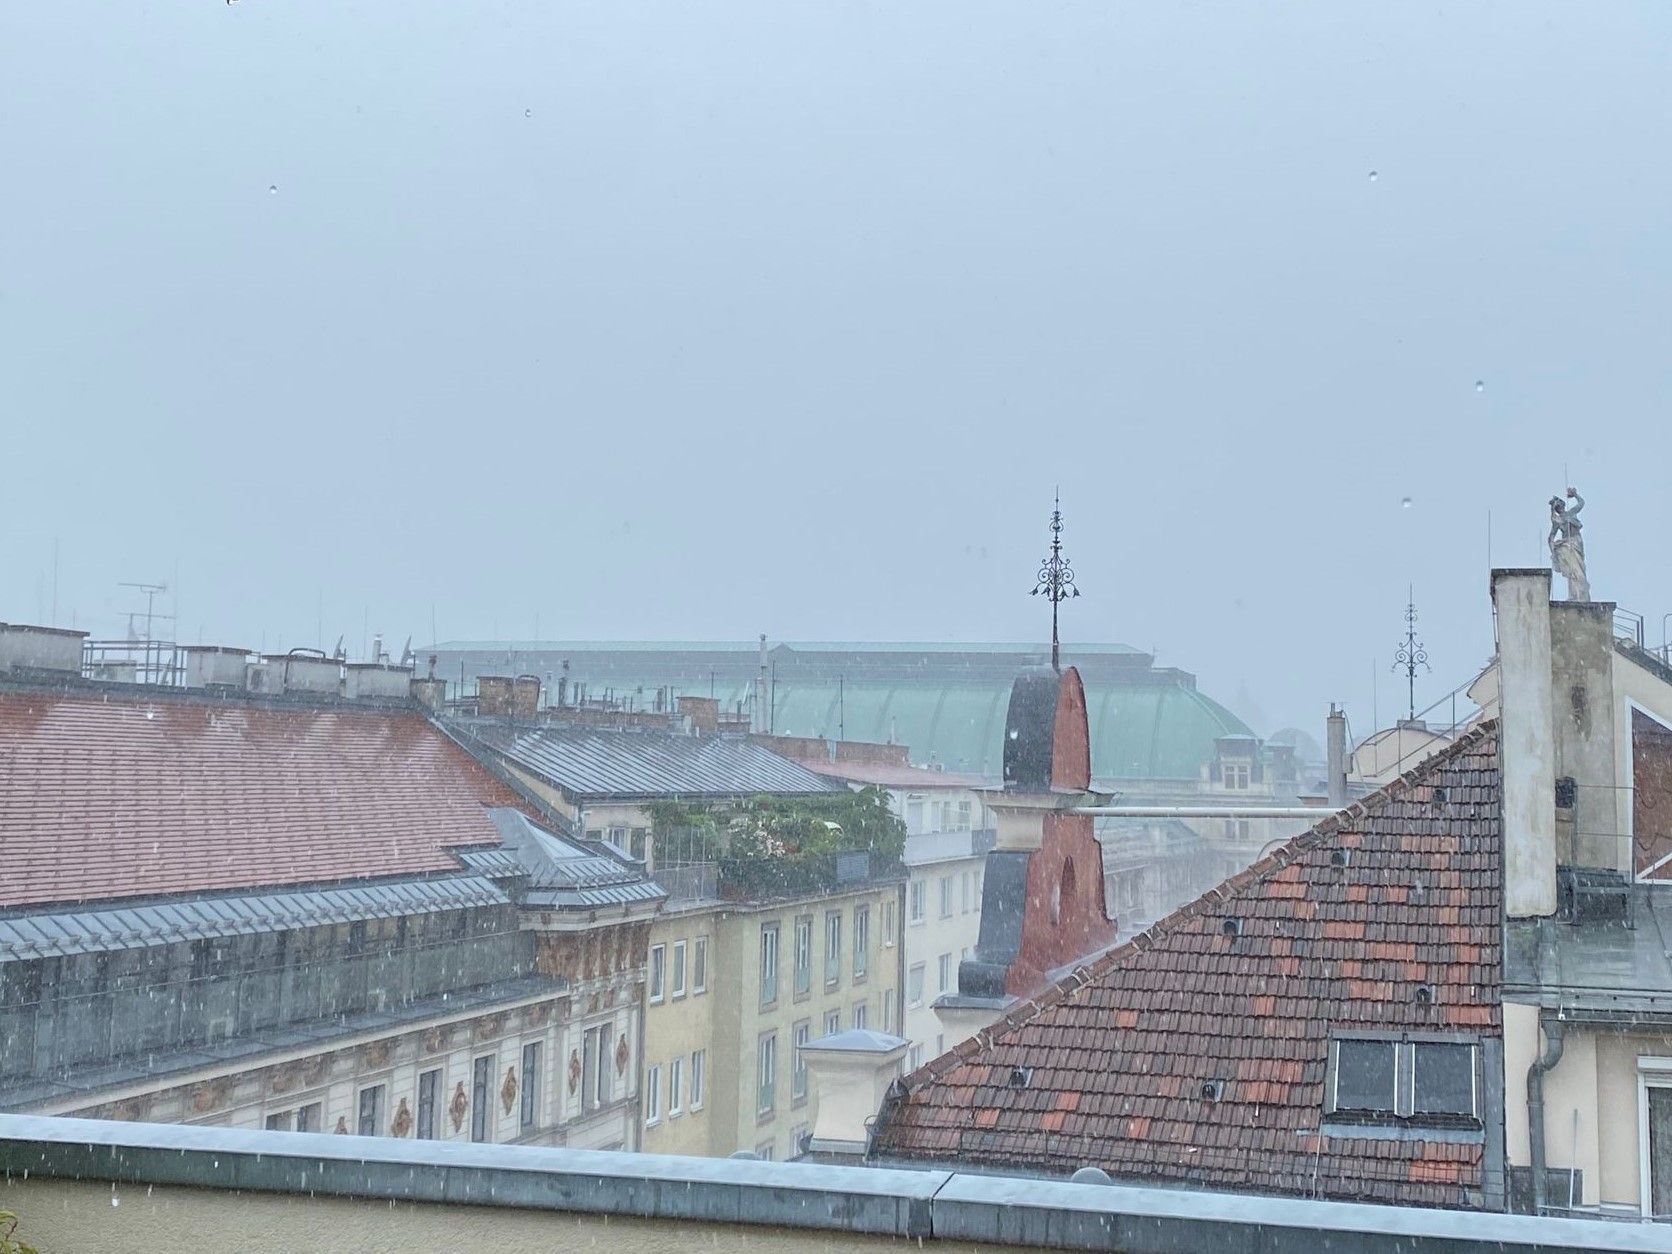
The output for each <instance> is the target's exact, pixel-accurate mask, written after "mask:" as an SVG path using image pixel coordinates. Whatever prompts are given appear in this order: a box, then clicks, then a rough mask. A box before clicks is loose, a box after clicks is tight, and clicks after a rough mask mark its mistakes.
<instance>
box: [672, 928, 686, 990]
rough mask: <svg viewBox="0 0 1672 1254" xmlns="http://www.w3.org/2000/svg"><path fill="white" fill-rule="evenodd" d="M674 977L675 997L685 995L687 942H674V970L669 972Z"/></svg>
mask: <svg viewBox="0 0 1672 1254" xmlns="http://www.w3.org/2000/svg"><path fill="white" fill-rule="evenodd" d="M669 974H670V975H671V976H672V977H673V978H672V985H673V988H672V993H673V996H675V997H683V996H685V942H684V941H675V942H674V943H673V970H672V971H670V972H669Z"/></svg>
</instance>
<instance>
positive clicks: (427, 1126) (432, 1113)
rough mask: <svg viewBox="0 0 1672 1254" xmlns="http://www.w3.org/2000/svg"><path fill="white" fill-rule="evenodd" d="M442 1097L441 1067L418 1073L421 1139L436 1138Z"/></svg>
mask: <svg viewBox="0 0 1672 1254" xmlns="http://www.w3.org/2000/svg"><path fill="white" fill-rule="evenodd" d="M440 1098H441V1069H440V1068H439V1067H437V1068H435V1069H434V1070H432V1071H423V1072H420V1073H419V1075H418V1129H417V1133H416V1135H417V1137H418V1139H419V1140H420V1141H433V1140H435V1131H436V1126H435V1120H436V1110H437V1109H438V1106H439V1102H440Z"/></svg>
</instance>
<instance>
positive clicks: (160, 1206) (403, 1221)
mask: <svg viewBox="0 0 1672 1254" xmlns="http://www.w3.org/2000/svg"><path fill="white" fill-rule="evenodd" d="M113 1199H114V1200H115V1202H117V1203H119V1205H113V1204H112V1201H113ZM0 1209H5V1210H12V1211H16V1212H17V1213H18V1214H19V1215H21V1216H22V1217H23V1221H22V1224H21V1226H20V1227H19V1228H18V1235H19V1236H20V1237H22V1238H23V1239H25V1240H27V1241H30V1242H31V1243H33V1244H34V1245H35V1246H37V1247H38V1248H39V1249H40V1251H41V1254H151V1252H152V1251H155V1252H156V1254H163V1252H164V1251H166V1252H167V1254H227V1252H228V1251H230V1250H260V1251H263V1254H291V1252H292V1251H294V1252H296V1254H319V1252H320V1251H323V1250H330V1251H331V1252H332V1254H394V1252H395V1251H403V1252H404V1251H409V1250H468V1251H473V1252H474V1251H481V1252H482V1254H552V1251H554V1250H608V1251H610V1254H679V1252H681V1251H689V1250H692V1249H702V1250H709V1251H714V1250H719V1251H726V1250H739V1251H741V1250H747V1251H749V1254H836V1252H837V1251H854V1250H869V1249H877V1250H888V1249H891V1250H895V1251H898V1250H900V1249H901V1248H902V1247H901V1245H900V1242H899V1241H898V1240H897V1239H896V1238H893V1237H874V1236H857V1235H853V1234H849V1233H840V1232H832V1233H824V1232H817V1231H811V1230H808V1229H788V1228H771V1227H741V1226H737V1225H726V1224H698V1223H690V1222H672V1221H666V1220H653V1219H630V1218H622V1217H618V1216H598V1215H573V1214H553V1213H551V1212H548V1211H530V1210H511V1209H504V1210H501V1209H497V1208H487V1207H478V1206H441V1205H435V1204H430V1203H412V1202H399V1203H395V1204H391V1203H389V1202H387V1201H383V1200H381V1199H375V1200H360V1199H348V1198H333V1197H301V1196H294V1195H285V1194H263V1193H241V1194H236V1195H234V1194H230V1193H227V1192H225V1191H216V1190H212V1189H185V1188H174V1187H169V1186H164V1185H156V1186H121V1187H119V1188H117V1189H115V1190H112V1188H111V1186H110V1185H108V1184H98V1183H88V1184H81V1183H72V1182H68V1181H62V1180H17V1179H12V1180H7V1181H4V1182H3V1183H0ZM327 1234H328V1235H327ZM935 1248H936V1249H937V1250H945V1251H947V1254H963V1252H964V1251H969V1252H971V1254H973V1252H974V1251H976V1250H980V1249H983V1248H992V1247H984V1246H981V1245H976V1244H973V1243H969V1242H948V1241H942V1242H936V1243H935Z"/></svg>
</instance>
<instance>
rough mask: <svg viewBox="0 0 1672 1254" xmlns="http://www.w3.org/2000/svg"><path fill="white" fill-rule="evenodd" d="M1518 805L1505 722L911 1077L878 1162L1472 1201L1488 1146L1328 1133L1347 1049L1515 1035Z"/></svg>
mask: <svg viewBox="0 0 1672 1254" xmlns="http://www.w3.org/2000/svg"><path fill="white" fill-rule="evenodd" d="M1436 789H1444V790H1445V791H1444V794H1443V799H1442V796H1441V795H1440V794H1437V793H1436ZM1500 800H1501V786H1500V782H1499V769H1498V736H1497V727H1496V724H1492V723H1488V724H1484V725H1483V726H1482V727H1480V728H1478V729H1476V730H1475V731H1473V732H1471V733H1469V734H1467V735H1465V736H1464V737H1462V738H1461V739H1459V741H1458V742H1457V743H1456V744H1454V745H1452V746H1451V747H1449V748H1448V749H1446V750H1445V751H1444V752H1443V753H1441V754H1439V755H1437V756H1436V757H1433V758H1430V759H1429V760H1427V761H1426V762H1424V763H1422V765H1421V766H1419V767H1418V768H1417V769H1415V770H1413V771H1412V772H1410V773H1409V774H1407V775H1406V776H1404V777H1402V778H1401V779H1399V780H1397V781H1395V782H1393V783H1392V784H1389V785H1388V786H1387V787H1386V788H1384V789H1382V790H1381V791H1380V792H1377V793H1374V794H1372V795H1371V796H1369V797H1367V798H1365V799H1364V800H1363V801H1362V802H1360V803H1358V804H1357V805H1355V806H1353V807H1352V808H1351V809H1349V810H1346V811H1343V812H1342V813H1341V814H1339V815H1335V816H1332V817H1331V818H1330V819H1328V820H1326V821H1325V822H1324V823H1321V824H1319V825H1318V826H1317V827H1315V828H1313V829H1312V830H1311V831H1309V832H1307V833H1304V834H1303V835H1301V836H1298V837H1296V838H1295V839H1294V840H1292V841H1289V842H1288V843H1286V844H1285V845H1283V846H1282V847H1281V848H1279V849H1278V850H1277V851H1275V852H1274V853H1273V854H1271V855H1270V856H1268V857H1266V858H1264V859H1262V860H1261V861H1260V862H1258V863H1256V864H1254V865H1253V866H1252V867H1250V868H1249V869H1247V870H1246V871H1244V872H1242V873H1241V874H1239V875H1237V876H1235V877H1233V878H1232V879H1230V880H1227V881H1226V882H1225V883H1224V884H1222V885H1220V886H1219V887H1218V888H1216V889H1214V890H1213V891H1211V892H1209V893H1207V894H1206V895H1204V896H1203V897H1201V898H1199V899H1198V900H1196V901H1195V902H1193V903H1191V904H1190V905H1187V906H1185V907H1183V908H1182V909H1180V910H1178V911H1176V912H1175V913H1173V914H1172V915H1169V916H1168V917H1167V918H1165V919H1163V920H1161V921H1160V922H1158V923H1156V924H1155V925H1154V926H1153V927H1151V928H1150V929H1149V931H1147V932H1145V933H1142V934H1140V935H1139V936H1138V937H1136V938H1134V939H1133V940H1132V941H1130V942H1128V943H1127V944H1125V945H1122V946H1120V947H1119V948H1117V949H1114V950H1111V951H1110V952H1108V953H1107V954H1104V955H1103V956H1101V957H1099V958H1098V959H1096V960H1095V961H1093V962H1092V963H1090V964H1089V965H1088V966H1086V967H1084V968H1082V969H1080V970H1078V971H1076V972H1075V973H1074V974H1073V975H1071V976H1069V977H1068V978H1067V979H1065V980H1063V981H1062V982H1061V983H1059V984H1058V985H1057V986H1055V987H1054V988H1053V989H1052V990H1051V991H1050V992H1048V993H1047V994H1045V995H1044V996H1043V997H1041V998H1039V999H1038V1000H1036V1001H1035V1002H1031V1003H1029V1004H1028V1005H1027V1006H1025V1007H1023V1008H1022V1009H1020V1010H1018V1011H1016V1012H1015V1013H1013V1014H1012V1015H1010V1016H1009V1017H1008V1018H1007V1019H1005V1020H1003V1021H1001V1022H1000V1023H999V1024H997V1025H995V1026H994V1027H993V1028H992V1029H989V1030H988V1031H987V1032H983V1033H981V1034H980V1035H978V1036H977V1037H975V1038H974V1039H973V1040H970V1041H966V1042H965V1043H963V1044H962V1045H960V1046H958V1047H957V1048H956V1049H954V1050H953V1051H952V1052H951V1053H949V1054H947V1055H945V1056H943V1057H941V1058H938V1059H936V1060H934V1061H933V1062H931V1063H929V1064H928V1065H927V1066H926V1067H924V1068H921V1069H920V1070H918V1071H917V1072H915V1073H913V1074H912V1075H910V1076H908V1077H906V1078H905V1080H904V1081H903V1082H902V1084H901V1086H900V1087H899V1088H898V1089H897V1090H896V1092H895V1094H894V1096H893V1097H892V1098H891V1100H890V1101H889V1103H888V1104H887V1105H886V1106H885V1108H884V1110H883V1112H882V1115H881V1116H880V1117H879V1119H878V1125H877V1133H876V1140H875V1150H874V1152H875V1154H876V1156H877V1157H879V1158H881V1159H885V1160H894V1159H914V1160H926V1161H939V1162H946V1161H953V1160H956V1161H959V1162H963V1163H974V1164H981V1165H990V1166H1003V1167H1007V1168H1011V1169H1016V1168H1025V1169H1032V1170H1039V1171H1046V1172H1061V1173H1068V1172H1071V1171H1073V1170H1075V1169H1077V1168H1079V1167H1084V1166H1100V1167H1103V1168H1104V1169H1105V1170H1107V1171H1109V1172H1110V1173H1111V1174H1114V1175H1117V1176H1121V1175H1124V1176H1141V1177H1149V1178H1159V1179H1170V1180H1176V1181H1181V1182H1191V1183H1202V1184H1207V1185H1210V1186H1215V1187H1224V1188H1232V1189H1245V1190H1249V1191H1256V1192H1275V1193H1295V1194H1315V1195H1319V1196H1324V1197H1353V1198H1360V1199H1367V1200H1377V1201H1388V1202H1403V1203H1409V1204H1419V1205H1437V1206H1457V1205H1465V1204H1471V1202H1472V1201H1473V1195H1474V1193H1475V1191H1476V1190H1478V1189H1479V1188H1480V1187H1481V1184H1482V1179H1483V1146H1482V1144H1481V1143H1480V1142H1478V1141H1469V1140H1463V1139H1457V1138H1445V1137H1443V1136H1441V1135H1436V1136H1434V1137H1433V1139H1422V1134H1421V1133H1420V1132H1414V1131H1409V1130H1408V1131H1407V1135H1406V1137H1405V1138H1395V1137H1388V1136H1376V1135H1374V1134H1373V1133H1371V1132H1369V1131H1368V1130H1367V1131H1366V1133H1365V1134H1363V1135H1352V1134H1349V1135H1346V1136H1339V1135H1335V1134H1334V1132H1332V1133H1330V1134H1329V1135H1326V1136H1324V1137H1322V1138H1321V1139H1320V1137H1319V1134H1318V1129H1319V1126H1320V1120H1321V1119H1322V1117H1323V1108H1324V1080H1325V1072H1326V1068H1327V1062H1328V1040H1329V1035H1330V1033H1331V1031H1332V1030H1337V1029H1377V1030H1391V1031H1399V1030H1411V1031H1422V1030H1426V1031H1434V1030H1441V1031H1448V1030H1449V1031H1463V1032H1469V1033H1474V1034H1478V1035H1479V1036H1481V1037H1483V1038H1487V1037H1497V1036H1500V1035H1501V1022H1500V1013H1499V1004H1498V1003H1499V986H1500V979H1501V965H1502V959H1501V944H1502V927H1501V901H1500V893H1501V868H1500V808H1501V807H1500ZM1339 852H1345V853H1346V855H1347V857H1346V864H1345V865H1344V866H1343V865H1337V864H1336V861H1335V859H1334V857H1333V856H1332V855H1336V854H1337V853H1339ZM1419 885H1420V888H1419V887H1418V886H1419ZM1231 918H1235V919H1237V920H1239V921H1240V925H1241V934H1240V936H1235V937H1233V936H1231V935H1228V934H1227V933H1226V931H1225V928H1224V923H1225V921H1226V920H1227V919H1231ZM1423 984H1431V985H1433V987H1434V989H1435V990H1436V996H1435V1003H1434V1004H1433V1005H1432V1006H1430V1005H1426V1004H1421V1003H1419V1002H1418V1000H1417V997H1416V991H1417V988H1418V987H1419V986H1420V985H1423ZM1017 1069H1021V1071H1022V1072H1023V1073H1024V1076H1025V1083H1024V1084H1023V1085H1022V1086H1021V1087H1013V1086H1012V1084H1011V1081H1012V1079H1013V1078H1014V1077H1013V1072H1015V1071H1016V1070H1017ZM1208 1081H1219V1082H1221V1083H1222V1085H1223V1090H1222V1093H1221V1096H1220V1099H1219V1100H1218V1101H1208V1100H1205V1099H1204V1098H1203V1097H1202V1085H1203V1084H1204V1083H1206V1082H1208Z"/></svg>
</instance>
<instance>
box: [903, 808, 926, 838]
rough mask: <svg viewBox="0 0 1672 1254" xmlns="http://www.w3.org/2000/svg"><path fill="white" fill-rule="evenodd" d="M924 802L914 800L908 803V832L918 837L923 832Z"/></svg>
mask: <svg viewBox="0 0 1672 1254" xmlns="http://www.w3.org/2000/svg"><path fill="white" fill-rule="evenodd" d="M923 830H924V829H923V802H922V801H921V800H918V799H913V800H910V801H907V802H906V832H907V834H909V835H912V836H917V835H921V834H922V832H923Z"/></svg>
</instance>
